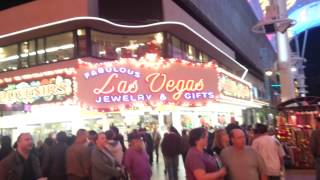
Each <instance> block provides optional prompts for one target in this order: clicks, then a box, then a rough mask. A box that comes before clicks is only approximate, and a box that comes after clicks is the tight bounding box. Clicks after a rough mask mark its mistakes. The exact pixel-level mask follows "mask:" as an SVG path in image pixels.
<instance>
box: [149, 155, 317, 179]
mask: <svg viewBox="0 0 320 180" xmlns="http://www.w3.org/2000/svg"><path fill="white" fill-rule="evenodd" d="M154 159H155V156H154ZM152 170H153V176H152V180H167V179H166V177H165V174H164V162H163V158H162V157H161V158H159V163H156V162H154V164H153V166H152ZM185 179H186V178H185V170H184V167H183V162H182V158H181V157H180V162H179V180H185ZM286 180H315V172H314V170H287V172H286Z"/></svg>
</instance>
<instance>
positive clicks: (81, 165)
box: [66, 129, 91, 180]
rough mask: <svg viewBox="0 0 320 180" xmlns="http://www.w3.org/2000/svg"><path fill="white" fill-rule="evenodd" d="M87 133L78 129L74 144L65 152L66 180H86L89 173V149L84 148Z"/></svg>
mask: <svg viewBox="0 0 320 180" xmlns="http://www.w3.org/2000/svg"><path fill="white" fill-rule="evenodd" d="M87 138H88V132H87V131H86V130H85V129H79V130H78V132H77V136H76V140H75V142H74V143H73V144H72V145H71V146H70V147H69V148H68V149H67V151H66V171H67V176H68V180H88V179H89V174H90V173H89V172H90V163H91V161H90V148H88V146H86V143H87Z"/></svg>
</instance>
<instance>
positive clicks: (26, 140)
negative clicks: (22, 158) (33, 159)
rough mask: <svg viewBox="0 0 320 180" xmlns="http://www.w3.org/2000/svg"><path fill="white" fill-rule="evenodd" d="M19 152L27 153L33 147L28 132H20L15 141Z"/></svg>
mask: <svg viewBox="0 0 320 180" xmlns="http://www.w3.org/2000/svg"><path fill="white" fill-rule="evenodd" d="M16 145H17V150H18V151H19V152H21V151H22V152H26V153H29V152H30V151H31V150H32V148H33V139H32V136H31V134H30V133H21V134H20V135H19V137H18V139H17V142H16Z"/></svg>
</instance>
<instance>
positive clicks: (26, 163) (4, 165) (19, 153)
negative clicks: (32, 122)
mask: <svg viewBox="0 0 320 180" xmlns="http://www.w3.org/2000/svg"><path fill="white" fill-rule="evenodd" d="M16 144H17V145H16V146H17V147H16V150H15V151H13V152H12V153H11V154H10V155H9V156H7V157H6V158H4V159H3V160H2V161H1V162H0V179H1V180H24V179H26V180H34V179H37V180H39V179H43V178H42V173H41V168H40V162H39V159H38V158H37V157H36V156H35V155H33V154H32V153H31V150H32V148H33V139H32V136H31V134H30V133H22V134H20V135H19V137H18V139H17V142H16Z"/></svg>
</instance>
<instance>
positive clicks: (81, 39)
mask: <svg viewBox="0 0 320 180" xmlns="http://www.w3.org/2000/svg"><path fill="white" fill-rule="evenodd" d="M77 36H78V51H79V56H80V57H85V56H87V36H86V30H85V29H78V30H77Z"/></svg>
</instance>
